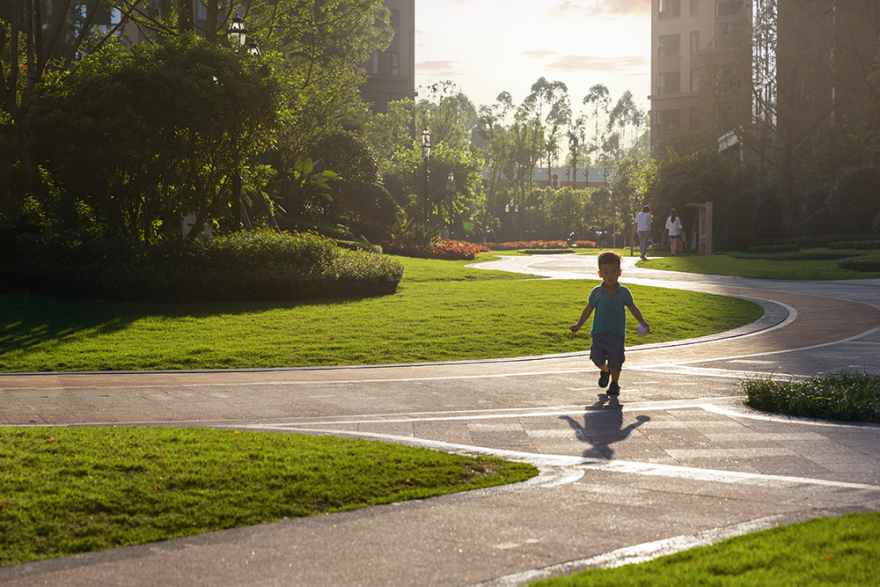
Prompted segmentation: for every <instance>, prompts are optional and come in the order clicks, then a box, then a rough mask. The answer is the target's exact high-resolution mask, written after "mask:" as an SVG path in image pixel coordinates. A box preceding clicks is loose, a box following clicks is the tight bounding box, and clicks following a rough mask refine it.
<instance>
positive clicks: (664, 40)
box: [657, 35, 681, 57]
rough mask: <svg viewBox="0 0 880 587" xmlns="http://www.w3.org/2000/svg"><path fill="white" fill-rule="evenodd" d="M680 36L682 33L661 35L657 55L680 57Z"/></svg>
mask: <svg viewBox="0 0 880 587" xmlns="http://www.w3.org/2000/svg"><path fill="white" fill-rule="evenodd" d="M680 36H681V35H660V40H659V43H658V47H657V50H658V52H657V55H658V56H659V57H678V56H679V54H680V50H679V45H680V41H679V37H680Z"/></svg>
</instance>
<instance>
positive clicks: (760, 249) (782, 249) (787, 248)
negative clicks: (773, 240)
mask: <svg viewBox="0 0 880 587" xmlns="http://www.w3.org/2000/svg"><path fill="white" fill-rule="evenodd" d="M799 250H800V247H798V246H797V245H796V244H777V245H752V246H750V247H749V248H747V249H746V252H747V253H758V254H761V253H793V252H796V251H799Z"/></svg>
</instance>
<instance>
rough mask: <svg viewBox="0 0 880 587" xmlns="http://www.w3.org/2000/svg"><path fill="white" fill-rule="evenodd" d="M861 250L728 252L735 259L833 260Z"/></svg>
mask: <svg viewBox="0 0 880 587" xmlns="http://www.w3.org/2000/svg"><path fill="white" fill-rule="evenodd" d="M862 253H863V251H854V250H838V251H832V250H831V249H805V250H803V251H795V252H790V253H736V252H731V253H728V255H729V256H731V257H733V258H735V259H769V260H771V261H835V260H837V259H846V258H847V257H856V256H859V255H861V254H862Z"/></svg>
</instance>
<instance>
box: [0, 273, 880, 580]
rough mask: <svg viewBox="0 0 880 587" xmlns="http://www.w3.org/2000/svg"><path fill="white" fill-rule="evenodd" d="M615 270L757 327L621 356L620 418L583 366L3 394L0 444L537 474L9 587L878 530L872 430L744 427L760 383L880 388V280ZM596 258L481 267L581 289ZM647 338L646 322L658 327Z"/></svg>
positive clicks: (433, 575)
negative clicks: (412, 451)
mask: <svg viewBox="0 0 880 587" xmlns="http://www.w3.org/2000/svg"><path fill="white" fill-rule="evenodd" d="M627 261H628V264H627V266H625V268H624V275H623V278H622V281H623V282H624V283H639V284H652V285H660V286H663V287H676V288H687V289H692V290H698V291H707V292H713V293H720V294H724V295H737V296H742V297H747V298H749V299H753V300H756V301H758V302H759V303H761V304H762V305H763V306H764V307H765V309H766V313H765V317H764V318H763V319H762V320H760V321H759V322H758V323H756V324H754V325H750V326H748V327H745V328H743V329H740V330H738V331H735V332H733V333H726V334H724V335H719V336H714V337H706V338H705V339H700V340H694V341H683V342H680V343H674V344H663V345H646V346H643V347H638V348H634V349H632V350H630V351H628V353H627V364H626V368H625V372H624V375H623V378H622V382H621V383H622V385H623V393H622V395H621V399H620V401H619V403H618V402H617V401H610V400H609V399H608V397H607V396H605V395H604V394H600V393H598V392H599V389H598V388H597V387H596V385H595V381H594V380H595V379H596V376H595V373H594V370H593V369H592V368H590V367H589V366H588V365H587V361H586V358H585V356H584V355H583V354H582V353H577V354H573V355H560V356H554V357H524V358H519V359H511V360H497V361H486V362H476V361H475V362H455V363H443V364H425V365H411V366H380V367H367V368H317V369H293V370H288V369H279V370H252V371H231V372H186V373H180V372H175V373H115V374H53V375H43V374H35V375H0V425H28V424H30V425H34V424H38V425H69V424H112V423H145V424H174V425H199V426H228V427H235V428H236V429H245V428H248V429H255V430H271V431H278V432H307V433H320V434H336V435H350V436H357V437H365V438H376V439H380V440H387V441H391V442H400V443H406V444H414V445H421V446H429V447H434V448H438V449H441V450H451V451H457V452H464V453H474V454H494V455H502V456H506V457H508V458H512V459H517V460H524V461H528V462H532V463H534V464H536V465H537V466H539V467H540V468H541V471H542V474H541V475H540V476H539V477H537V478H535V479H533V480H531V481H529V482H526V483H521V484H517V485H513V486H506V487H501V488H495V489H488V490H483V491H476V492H469V493H466V494H457V495H451V496H445V497H440V498H433V499H428V500H422V501H417V502H406V503H401V504H394V505H388V506H379V507H374V508H367V509H363V510H358V511H353V512H344V513H339V514H331V515H323V516H316V517H312V518H307V519H298V520H288V521H283V522H278V523H275V524H266V525H262V526H256V527H251V528H241V529H236V530H230V531H225V532H216V533H211V534H206V535H202V536H196V537H191V538H184V539H178V540H170V541H166V542H161V543H153V544H147V545H143V546H136V547H130V548H122V549H117V550H112V551H105V552H98V553H90V554H86V555H80V556H73V557H66V558H62V559H54V560H48V561H41V562H37V563H32V564H25V565H17V566H14V567H6V568H0V584H2V585H16V586H18V585H22V586H24V585H36V584H48V585H89V586H93V585H101V586H104V585H120V586H122V585H125V586H131V585H163V586H168V585H172V586H173V585H180V586H192V585H210V586H222V585H240V584H245V585H406V584H412V585H428V584H430V585H441V586H443V585H450V586H460V585H524V584H527V583H528V582H530V581H532V580H535V579H537V578H541V577H545V576H552V575H557V574H562V573H571V572H574V571H577V570H580V569H583V568H588V567H592V566H598V565H604V564H619V563H621V562H629V561H637V560H642V559H644V558H651V557H654V556H657V555H659V554H663V553H667V552H673V551H676V550H680V549H683V548H687V547H689V546H692V545H695V544H704V543H708V542H713V541H717V540H720V539H721V538H724V537H727V536H732V535H737V534H742V533H745V532H749V531H752V530H754V529H758V528H765V527H770V526H774V525H779V524H788V523H793V522H797V521H801V520H805V519H809V518H811V517H815V516H824V515H837V514H840V513H844V512H850V511H876V510H878V509H880V427H877V426H867V425H843V424H833V423H828V422H820V421H812V420H804V419H790V418H784V417H778V416H768V415H765V414H761V413H757V412H754V411H751V410H748V409H745V408H744V407H742V405H741V401H740V398H739V396H738V390H737V384H738V382H739V381H741V379H742V378H744V377H746V376H751V375H754V374H770V373H773V374H774V376H776V377H780V376H790V377H808V376H811V375H814V374H816V373H820V372H833V371H838V370H841V369H849V370H857V371H865V372H869V373H880V280H868V281H859V282H830V283H815V282H810V283H804V282H781V281H767V280H753V279H744V278H725V277H712V276H700V275H688V274H679V273H665V272H657V271H647V270H641V269H638V268H636V267H633V266H630V264H631V260H629V259H628V260H627ZM594 263H595V258H592V257H581V256H577V257H576V256H559V257H509V258H505V259H504V260H502V261H497V262H495V263H493V264H484V266H485V267H488V268H501V269H507V270H512V271H519V272H530V273H534V274H538V275H546V276H552V277H564V278H585V277H588V278H593V276H594V275H595V267H594ZM649 320H650V318H649Z"/></svg>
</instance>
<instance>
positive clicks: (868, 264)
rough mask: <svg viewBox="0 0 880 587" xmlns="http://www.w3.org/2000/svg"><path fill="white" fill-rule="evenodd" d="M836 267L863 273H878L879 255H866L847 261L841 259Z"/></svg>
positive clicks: (879, 268)
mask: <svg viewBox="0 0 880 587" xmlns="http://www.w3.org/2000/svg"><path fill="white" fill-rule="evenodd" d="M837 266H838V267H840V268H841V269H849V270H850V271H862V272H865V273H870V272H873V271H880V255H867V256H865V257H849V258H847V259H841V260H840V261H838V262H837Z"/></svg>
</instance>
